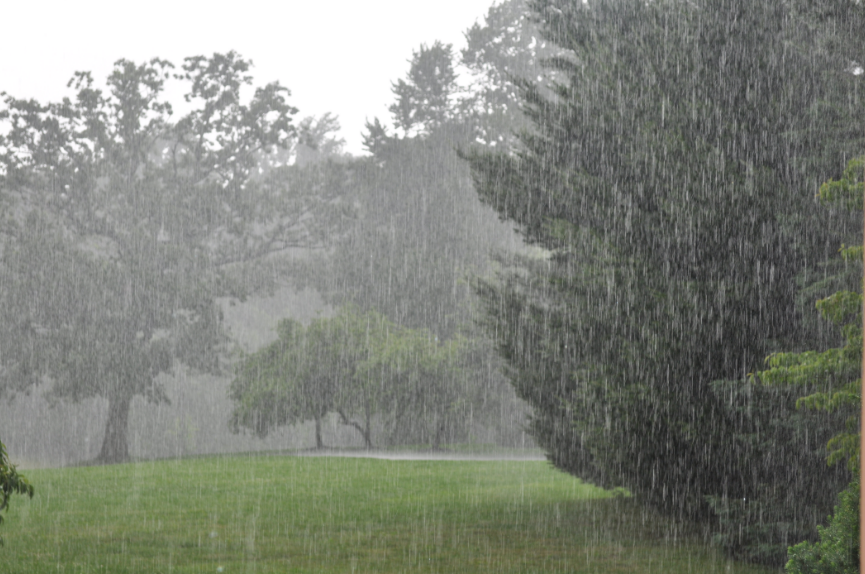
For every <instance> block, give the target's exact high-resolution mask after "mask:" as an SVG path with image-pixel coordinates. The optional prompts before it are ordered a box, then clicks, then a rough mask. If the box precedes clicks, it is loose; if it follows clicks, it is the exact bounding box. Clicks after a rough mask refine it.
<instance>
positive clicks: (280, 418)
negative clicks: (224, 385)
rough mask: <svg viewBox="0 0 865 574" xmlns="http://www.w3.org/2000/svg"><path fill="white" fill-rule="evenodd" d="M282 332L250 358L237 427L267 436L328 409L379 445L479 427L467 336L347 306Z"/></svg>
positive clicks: (237, 382)
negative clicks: (378, 434) (377, 431)
mask: <svg viewBox="0 0 865 574" xmlns="http://www.w3.org/2000/svg"><path fill="white" fill-rule="evenodd" d="M278 331H279V339H278V340H277V341H275V342H274V343H272V344H271V345H269V346H268V347H266V348H264V349H262V350H260V351H258V352H256V353H254V354H252V355H250V356H248V357H246V358H245V359H244V360H243V361H242V362H241V364H240V366H239V368H238V371H237V374H236V376H235V379H234V380H233V381H232V384H231V391H230V396H231V398H232V400H234V401H235V403H236V405H237V406H236V408H235V411H234V413H233V416H232V428H233V429H234V430H235V431H238V430H240V429H241V428H247V429H250V430H252V431H253V432H255V433H256V434H258V435H259V436H265V435H266V434H267V433H268V432H270V431H271V430H272V429H274V428H276V427H279V426H284V425H292V424H296V423H299V422H304V421H308V420H314V421H315V423H316V447H317V448H322V447H323V446H324V445H323V443H322V440H321V420H322V418H323V417H324V416H325V415H326V414H328V413H334V414H336V415H337V416H338V417H339V421H340V423H342V424H343V425H346V426H350V427H352V428H354V429H356V430H357V431H358V433H359V434H360V435H361V437H362V439H363V441H364V444H365V445H366V446H367V448H372V447H373V443H374V440H373V438H374V437H373V429H374V424H375V423H377V424H378V425H379V428H381V430H382V432H383V437H382V440H386V441H388V442H391V443H403V444H405V443H409V444H411V443H415V444H416V443H428V444H432V445H433V447H434V448H439V447H440V445H441V444H442V443H443V442H445V441H447V440H454V439H456V438H462V437H464V436H465V434H466V433H467V431H468V430H469V428H470V425H471V410H472V404H476V403H477V401H476V399H477V397H476V396H474V395H473V393H472V391H473V390H476V389H477V388H478V385H477V384H476V383H475V379H476V378H477V370H476V369H474V368H473V366H472V364H471V362H470V360H471V359H472V357H471V351H472V349H471V347H470V346H469V342H468V341H467V340H465V339H462V338H459V337H458V338H454V339H451V340H450V341H447V342H440V341H438V339H437V338H436V337H435V336H434V335H432V333H430V332H429V331H427V330H423V329H406V328H404V327H400V326H398V325H395V324H394V323H392V322H390V321H389V320H388V319H387V318H386V317H384V316H383V315H381V314H379V313H376V312H374V311H369V312H360V311H358V310H357V309H355V308H351V307H348V308H344V309H341V310H340V311H339V312H338V313H337V314H336V315H334V316H333V317H328V318H320V319H316V320H314V321H313V322H312V323H310V325H309V326H308V327H306V328H304V327H303V326H302V325H301V324H299V323H297V322H296V321H293V320H290V319H289V320H285V321H283V322H281V323H280V326H279V329H278Z"/></svg>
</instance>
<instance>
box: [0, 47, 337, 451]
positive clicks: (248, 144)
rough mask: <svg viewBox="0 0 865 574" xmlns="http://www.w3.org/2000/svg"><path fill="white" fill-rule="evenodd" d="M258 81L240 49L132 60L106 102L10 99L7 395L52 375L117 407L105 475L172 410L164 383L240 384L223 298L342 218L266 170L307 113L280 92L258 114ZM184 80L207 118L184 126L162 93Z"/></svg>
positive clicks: (2, 166) (55, 387)
mask: <svg viewBox="0 0 865 574" xmlns="http://www.w3.org/2000/svg"><path fill="white" fill-rule="evenodd" d="M250 68H251V63H250V62H249V61H248V60H244V59H243V58H241V57H240V56H239V55H237V54H236V53H234V52H229V53H227V54H214V55H213V56H211V57H204V56H196V57H192V58H187V59H186V60H185V61H184V63H183V65H182V67H181V69H180V70H179V73H177V74H173V73H172V70H173V69H174V66H173V65H172V64H171V63H170V62H166V61H164V60H152V61H150V62H147V63H143V64H135V63H133V62H130V61H128V60H119V61H117V62H116V63H115V67H114V70H113V71H112V73H111V74H110V75H109V77H108V79H107V85H108V90H107V91H106V92H103V91H102V90H99V89H97V88H95V87H94V82H93V79H92V77H91V75H90V74H89V73H84V72H80V73H77V74H76V75H75V77H74V78H73V79H72V81H71V82H70V86H71V87H72V88H73V89H74V90H75V97H74V99H69V98H66V99H64V100H63V101H62V102H60V103H51V104H46V105H42V104H39V103H38V102H34V101H30V100H19V99H15V98H14V97H12V96H8V95H7V96H5V97H4V104H5V105H4V107H3V109H2V111H0V121H2V122H3V123H4V124H5V125H6V126H7V127H8V128H9V129H8V130H7V131H6V132H4V135H3V136H0V172H2V175H3V179H2V184H3V193H4V194H5V198H6V199H7V200H8V201H10V202H11V203H12V204H13V205H14V206H15V207H14V209H12V210H10V213H11V214H13V216H12V217H11V218H10V219H11V221H9V220H7V221H4V222H3V223H4V232H5V235H4V238H5V241H4V252H3V265H2V269H3V274H4V282H5V283H4V285H8V286H9V288H8V289H4V292H3V306H2V307H3V311H2V312H3V313H4V319H5V321H4V332H3V340H4V353H3V356H2V358H0V359H2V362H3V365H4V369H3V371H2V375H3V381H2V384H0V393H2V392H7V391H8V392H15V391H18V390H21V389H22V388H24V387H27V386H29V385H32V384H35V383H37V382H39V381H41V380H44V379H45V378H47V379H49V380H50V381H51V384H52V390H51V396H52V397H54V398H57V399H69V400H73V401H78V400H82V399H85V398H88V397H97V396H98V397H103V398H105V399H107V400H108V403H109V416H108V420H107V423H106V432H105V437H104V439H103V446H102V450H101V452H100V455H99V458H100V459H101V460H103V461H106V462H113V461H118V460H124V459H126V458H127V457H128V447H127V441H126V429H127V424H128V416H129V407H130V404H131V401H132V398H133V397H135V396H144V397H145V398H147V399H148V400H152V401H166V400H167V397H166V396H165V393H164V390H163V387H162V383H161V380H160V375H164V374H170V373H171V372H173V370H174V369H175V368H176V367H177V366H178V365H181V364H182V365H185V366H187V367H190V368H193V369H196V370H203V371H206V372H212V373H217V372H221V371H222V370H224V364H223V362H222V360H221V357H222V356H223V354H224V352H225V350H226V346H227V340H226V337H225V335H224V334H223V332H222V329H221V319H222V317H221V311H220V308H219V306H218V304H217V298H218V297H223V296H242V295H243V294H244V292H245V289H244V287H245V286H244V285H242V284H241V282H239V281H237V280H235V279H234V277H233V275H232V271H233V270H236V269H237V268H238V267H242V266H244V265H248V264H249V263H250V262H252V261H255V260H256V259H259V258H261V257H263V256H265V255H267V254H269V253H272V252H274V251H279V250H281V249H285V248H286V247H290V246H294V245H298V244H303V245H305V246H308V245H314V244H315V243H316V241H318V240H319V239H320V237H319V236H318V235H316V233H315V232H314V231H311V227H313V224H312V222H313V221H316V222H318V221H319V220H318V219H316V218H315V217H312V215H313V213H316V211H315V207H314V206H316V205H320V204H328V205H329V206H330V207H333V202H332V201H331V199H332V197H327V196H324V197H321V198H320V201H319V198H318V197H316V198H315V199H311V198H310V197H309V196H304V195H303V194H302V193H298V190H297V188H298V186H296V185H295V186H291V185H287V182H286V179H288V178H286V177H285V172H286V169H285V168H283V169H270V170H268V171H267V172H266V173H264V174H262V173H260V170H259V169H258V167H259V166H260V165H262V164H264V165H268V164H267V162H266V161H264V159H265V158H267V156H269V155H270V154H273V153H275V152H276V151H277V150H280V149H281V150H285V149H287V148H288V147H290V146H291V145H292V144H293V142H294V141H295V139H296V131H297V130H296V128H295V127H294V125H293V124H292V116H293V115H294V114H295V112H296V110H295V109H294V108H293V107H291V106H290V105H288V103H287V101H286V98H287V96H288V95H289V94H288V90H287V89H286V88H284V87H282V86H280V85H279V84H277V83H271V84H267V85H265V86H263V87H257V88H255V90H254V91H253V93H252V96H251V98H249V100H248V101H243V100H242V99H241V90H242V89H244V88H246V87H251V86H252V78H251V76H250V74H249V70H250ZM172 76H173V78H174V79H175V80H178V81H180V82H182V83H183V84H185V86H186V88H187V90H186V94H185V96H186V100H187V101H188V102H189V103H190V104H191V108H192V109H191V111H190V112H189V113H187V114H186V115H184V116H183V117H182V118H180V119H179V120H177V121H173V120H172V118H171V114H172V109H171V106H170V105H169V104H168V103H167V102H165V101H164V100H163V97H162V92H163V88H164V83H165V81H167V80H168V79H170V78H172ZM269 167H272V166H269ZM313 189H314V188H313ZM315 191H318V190H315ZM330 211H334V210H330ZM6 341H9V344H8V345H7V343H6Z"/></svg>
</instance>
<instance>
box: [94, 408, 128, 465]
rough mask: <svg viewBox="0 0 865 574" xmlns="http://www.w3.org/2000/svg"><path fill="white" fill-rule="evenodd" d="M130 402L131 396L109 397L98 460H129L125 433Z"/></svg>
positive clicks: (112, 461) (109, 461)
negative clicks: (103, 435)
mask: <svg viewBox="0 0 865 574" xmlns="http://www.w3.org/2000/svg"><path fill="white" fill-rule="evenodd" d="M131 403H132V397H122V396H121V397H114V396H112V397H109V399H108V420H107V421H106V422H105V437H104V438H103V439H102V450H100V451H99V456H97V457H96V460H97V461H98V462H103V463H114V462H124V461H126V460H129V445H128V444H127V442H126V433H127V430H128V428H129V405H130V404H131Z"/></svg>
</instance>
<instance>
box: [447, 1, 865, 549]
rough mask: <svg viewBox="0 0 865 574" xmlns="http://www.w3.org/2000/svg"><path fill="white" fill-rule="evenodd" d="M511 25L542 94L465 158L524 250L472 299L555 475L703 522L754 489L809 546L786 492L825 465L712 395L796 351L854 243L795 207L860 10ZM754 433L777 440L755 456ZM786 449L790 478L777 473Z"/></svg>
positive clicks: (829, 152) (571, 13)
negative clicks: (539, 67)
mask: <svg viewBox="0 0 865 574" xmlns="http://www.w3.org/2000/svg"><path fill="white" fill-rule="evenodd" d="M830 5H831V6H830ZM531 6H532V9H533V11H534V13H535V15H536V17H537V19H538V21H539V23H540V26H541V30H542V33H543V34H544V37H545V38H546V39H547V40H549V41H550V42H552V43H553V44H556V45H557V46H558V48H559V49H560V50H561V51H560V54H559V55H558V56H557V57H555V58H553V59H552V60H551V61H550V62H549V63H550V66H551V67H552V70H553V71H555V72H556V73H558V74H560V76H559V78H560V79H559V80H558V81H555V80H553V81H550V80H548V79H545V80H542V81H541V82H533V81H522V82H517V85H518V86H520V88H521V94H522V102H523V109H524V110H525V112H526V114H527V116H528V118H529V119H530V120H531V122H532V130H531V131H527V132H524V133H523V134H522V135H521V136H520V139H519V143H518V145H516V146H514V147H513V148H512V149H509V150H506V151H504V152H502V153H495V154H494V153H489V151H486V150H477V149H476V150H473V151H468V152H466V153H464V154H463V156H464V157H465V158H466V159H467V160H468V161H469V162H470V164H471V166H472V172H473V176H474V179H475V184H476V188H477V190H478V193H479V195H480V197H481V198H482V200H483V201H484V202H486V203H487V204H488V205H490V206H491V207H493V208H494V209H495V210H496V211H497V212H498V213H499V215H500V217H502V218H506V219H508V220H510V221H513V222H514V223H515V224H516V225H517V226H518V227H519V230H520V232H521V233H522V235H523V238H524V239H525V240H526V241H527V242H529V243H531V244H534V245H536V246H538V247H539V248H541V252H540V255H539V256H538V257H535V258H531V257H526V258H522V259H516V260H514V261H512V262H510V265H509V266H508V267H505V268H504V269H503V273H501V274H500V276H499V277H498V279H496V280H493V281H484V282H480V283H479V285H478V291H479V293H480V295H481V297H482V299H483V301H484V304H485V309H486V324H487V327H488V332H489V333H490V334H491V335H492V336H494V337H495V338H496V342H497V344H498V346H499V349H500V352H501V353H502V355H503V357H504V358H505V360H506V361H507V362H508V365H509V367H510V373H509V374H510V378H511V380H512V382H513V384H514V386H515V388H516V389H517V392H518V394H519V395H520V396H521V397H523V398H524V399H525V400H527V401H528V402H529V403H530V404H531V406H532V407H533V419H532V426H531V430H532V433H533V434H534V436H535V437H536V439H537V440H538V441H539V443H540V444H541V445H543V446H544V448H545V449H546V450H547V451H548V452H549V454H550V458H551V460H552V461H553V463H554V464H556V465H557V466H558V467H560V468H562V469H564V470H567V471H569V472H572V473H574V474H576V475H577V476H580V477H581V478H584V479H586V480H591V481H594V482H596V483H598V484H601V485H604V486H607V487H613V486H624V487H626V488H628V490H629V491H631V492H633V493H634V495H635V496H636V497H637V498H638V499H639V500H641V501H643V502H644V503H647V504H649V505H652V506H654V507H656V508H659V509H662V510H663V511H664V512H670V513H676V514H680V515H684V516H690V517H693V518H695V519H699V520H705V521H707V522H708V521H710V520H712V517H713V516H714V509H713V504H712V502H711V500H712V497H717V499H718V500H720V499H725V500H727V501H735V500H742V499H750V498H751V497H752V496H753V495H754V491H759V493H760V496H761V498H762V499H763V500H762V501H761V502H760V504H765V505H766V506H764V509H765V508H770V507H771V508H772V515H773V517H774V518H773V521H774V522H773V524H774V525H775V526H777V527H778V528H782V526H783V525H782V524H781V522H782V520H783V517H784V516H785V510H784V509H783V506H782V505H783V504H784V503H786V501H787V497H786V495H785V496H780V495H778V496H775V497H774V498H773V497H772V496H770V495H769V493H768V492H767V491H765V489H766V488H768V486H766V485H773V484H782V483H783V484H785V485H789V490H790V491H795V492H796V493H797V494H796V495H795V496H793V497H792V498H790V499H789V502H790V503H791V504H793V505H794V508H793V509H791V511H790V512H791V513H793V514H795V515H796V516H798V517H800V518H797V520H799V521H800V523H799V524H798V525H797V526H796V529H795V531H796V532H800V531H808V530H809V529H813V528H814V525H815V524H816V521H815V520H812V519H813V517H814V516H818V515H822V514H823V513H824V512H825V510H826V509H828V507H825V506H821V505H824V504H825V503H826V497H823V496H821V495H820V493H821V492H822V489H824V488H825V484H824V483H822V482H821V483H819V484H818V483H817V482H816V481H815V480H813V479H812V477H811V476H808V474H806V473H807V472H810V471H812V470H813V469H814V468H815V466H814V465H815V464H817V463H822V461H821V460H820V458H821V457H820V453H818V452H815V450H813V449H810V448H803V447H804V446H805V444H807V441H808V440H809V438H810V440H813V436H810V437H809V435H808V434H807V433H804V432H801V433H800V432H799V430H802V429H796V428H786V429H785V428H784V427H783V422H782V421H780V420H776V419H775V418H774V415H773V414H772V413H764V415H765V416H764V415H761V416H759V417H755V418H753V419H746V418H743V415H742V413H741V412H740V410H739V409H740V408H746V405H744V404H742V402H744V398H743V397H739V396H737V397H736V401H737V402H730V395H726V394H725V393H722V392H718V386H717V385H713V383H714V382H715V381H719V380H736V379H741V377H742V375H743V374H744V373H747V372H748V371H749V370H752V369H754V367H755V366H757V365H758V364H759V361H761V360H762V359H763V358H764V357H765V356H767V355H768V354H770V353H771V352H772V351H773V350H776V349H779V348H801V347H802V345H803V344H804V342H805V341H808V340H809V339H810V335H811V334H812V332H811V331H810V325H809V324H807V323H806V321H804V320H802V319H801V317H802V315H801V314H800V311H801V310H800V309H799V308H797V307H796V295H797V292H798V289H797V284H796V279H797V278H799V277H803V276H805V275H809V276H810V277H813V276H814V274H816V273H817V270H818V269H819V268H820V265H821V263H822V262H823V261H824V260H825V259H826V258H827V253H826V246H831V245H837V244H839V243H841V241H843V240H846V239H847V238H848V237H849V234H850V230H851V229H854V228H855V227H854V226H856V225H857V224H860V223H859V222H858V221H857V220H856V219H855V218H852V217H850V216H849V215H848V214H846V213H838V212H836V211H828V210H827V211H821V210H815V209H813V189H814V187H815V185H814V184H815V179H816V181H820V180H821V179H825V178H827V177H828V176H829V175H830V174H831V173H834V172H835V170H837V158H838V157H844V154H847V156H848V157H849V156H850V155H852V153H851V152H852V150H854V149H858V148H857V147H856V146H858V142H859V139H860V137H861V135H860V134H859V133H858V129H857V130H853V129H852V128H851V126H860V125H861V124H862V121H861V118H862V111H863V106H862V105H861V100H860V99H859V97H860V96H859V94H861V85H860V84H861V82H862V77H861V76H857V75H855V74H852V73H850V72H849V70H846V71H845V66H847V64H846V63H845V62H849V61H851V60H849V59H844V58H842V57H840V54H841V53H846V50H847V47H845V46H846V44H845V42H846V41H847V40H851V39H852V38H855V37H856V33H858V32H861V30H862V29H865V25H863V22H865V20H863V14H865V12H863V10H862V7H861V5H859V4H855V3H850V2H842V1H838V2H825V3H822V4H821V6H822V8H821V10H822V9H823V8H825V10H823V13H821V15H820V18H819V19H818V18H816V17H814V18H812V16H813V14H812V13H811V12H810V10H811V8H813V7H812V6H806V5H805V3H796V2H793V3H762V4H759V3H758V4H755V3H752V2H746V1H739V0H736V1H734V2H732V3H730V2H717V1H714V0H702V1H698V2H666V1H663V2H649V3H646V2H641V1H638V0H634V1H624V2H623V1H621V0H616V1H612V0H610V1H607V0H598V1H591V0H590V1H589V2H577V3H575V2H568V1H565V0H537V1H534V2H532V3H531ZM854 31H856V32H854ZM815 44H818V45H820V46H821V50H818V51H814V50H813V49H812V48H813V46H814V45H815ZM833 46H834V47H833ZM855 61H859V60H858V59H856V60H855ZM561 78H564V79H561ZM718 78H723V81H721V82H719V81H718ZM803 85H807V86H809V89H808V90H802V89H801V86H803ZM827 110H831V113H828V112H827ZM824 112H826V113H824ZM815 118H821V119H820V121H816V119H815ZM817 178H819V179H817ZM813 390H814V391H819V390H820V389H818V388H814V389H813ZM767 394H769V395H771V393H767ZM740 401H741V402H740ZM785 402H786V401H785ZM792 406H793V405H792V404H790V406H789V408H790V409H792ZM783 410H787V407H783V408H780V407H779V411H783ZM788 412H789V411H788ZM780 414H785V413H783V412H781V413H780ZM833 422H834V421H833ZM770 423H771V424H777V425H778V426H777V429H778V430H777V433H774V432H773V433H770V434H773V435H774V436H775V437H777V438H778V439H780V442H776V443H774V444H769V442H768V441H764V440H763V439H762V438H760V436H759V433H760V432H761V431H762V430H765V429H764V427H765V425H766V424H770ZM737 435H741V445H740V446H735V447H734V446H732V445H731V443H732V442H734V441H736V440H739V439H737V438H736V437H737ZM821 436H823V435H821ZM826 439H828V437H826ZM826 439H824V440H826ZM812 444H813V443H812ZM743 452H746V453H747V454H748V456H747V457H743V456H741V455H742V454H743ZM800 452H801V453H803V454H802V456H803V457H804V459H805V460H804V461H805V462H807V464H802V465H799V466H795V465H794V466H793V467H792V468H791V467H790V466H787V465H778V464H775V462H774V461H775V460H787V459H788V458H789V457H791V456H792V455H793V453H800ZM797 456H798V455H797ZM756 464H764V465H765V466H763V467H762V468H759V467H755V466H754V465H756ZM755 468H758V469H759V471H758V470H755ZM836 479H838V477H834V478H833V479H832V480H833V481H835V480H836ZM755 483H756V484H755ZM785 488H786V486H785ZM764 494H765V496H763V495H764ZM829 504H831V499H829ZM758 506H759V505H755V508H757V507H758ZM775 518H777V519H778V520H775ZM775 526H773V528H774V527H775ZM791 531H792V530H791ZM773 536H774V535H773ZM783 540H784V539H783V536H777V537H772V538H771V539H768V542H766V540H763V541H761V540H749V541H743V540H740V541H737V544H741V543H754V544H762V543H763V542H766V543H767V544H771V545H773V546H775V547H776V548H775V550H772V551H768V552H761V556H763V557H768V559H769V560H773V561H776V562H777V560H778V558H779V557H783V550H781V551H778V548H779V547H780V548H783V546H779V545H780V544H781V543H782V541H783ZM788 543H789V541H788ZM753 557H755V558H759V557H758V556H753Z"/></svg>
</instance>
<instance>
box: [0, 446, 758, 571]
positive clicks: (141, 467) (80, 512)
mask: <svg viewBox="0 0 865 574" xmlns="http://www.w3.org/2000/svg"><path fill="white" fill-rule="evenodd" d="M26 474H27V476H28V478H29V479H30V480H31V482H32V483H33V484H34V486H35V487H36V496H35V497H34V498H33V500H32V501H31V500H26V499H23V498H21V497H15V498H14V499H13V500H12V508H11V511H10V512H9V513H8V514H7V515H6V520H5V521H4V524H3V526H2V527H0V528H2V535H3V537H4V538H5V541H6V543H5V546H3V547H2V548H0V571H2V572H3V573H4V574H38V573H42V572H44V573H48V572H51V573H70V574H72V573H75V574H79V573H80V574H85V573H96V572H105V573H132V572H136V573H142V574H144V573H146V574H159V573H166V574H167V573H170V572H176V573H181V572H183V573H187V572H190V573H191V572H196V573H198V572H200V573H215V572H222V573H224V574H232V573H235V572H237V573H240V572H256V573H266V572H340V573H350V572H441V573H469V572H573V573H583V572H585V573H590V572H591V573H612V572H639V573H649V572H658V573H664V574H675V573H679V572H694V573H700V574H702V573H710V572H724V573H728V572H732V573H742V574H744V573H757V572H770V571H769V570H763V569H759V568H755V567H752V566H748V565H744V564H739V563H735V562H730V561H727V560H725V559H724V558H723V557H722V556H720V555H719V554H717V553H715V552H713V551H712V550H710V549H708V548H706V547H705V546H703V545H702V544H700V542H699V541H698V540H697V539H696V538H693V537H692V535H688V534H683V532H685V533H687V532H688V528H687V527H682V526H676V525H674V524H673V523H671V522H668V521H664V520H659V519H657V518H655V517H653V516H652V515H649V514H646V513H644V512H643V511H641V510H640V509H639V508H638V507H636V506H635V505H634V503H633V501H632V500H630V499H626V498H616V497H612V496H611V495H610V493H608V492H605V491H603V490H600V489H597V488H595V487H593V486H589V485H586V484H583V483H581V482H580V481H579V480H576V479H574V478H572V477H570V476H568V475H565V474H563V473H561V472H558V471H556V470H554V469H553V468H552V467H551V466H550V465H549V464H547V463H546V462H537V461H519V462H517V461H507V462H500V461H483V462H466V461H390V460H376V459H363V458H308V457H284V456H226V457H212V458H200V459H188V460H169V461H155V462H141V463H134V464H124V465H117V466H109V467H81V468H65V469H43V470H29V471H27V472H26Z"/></svg>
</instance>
